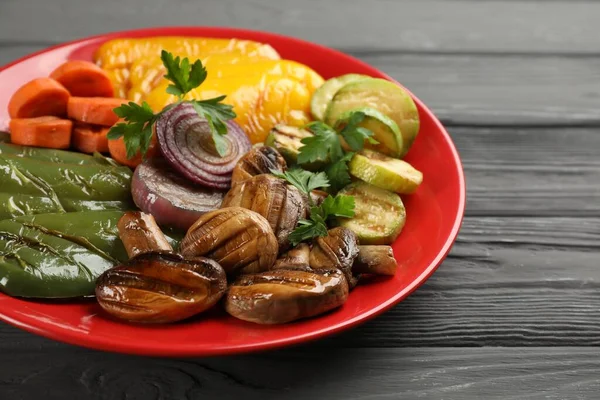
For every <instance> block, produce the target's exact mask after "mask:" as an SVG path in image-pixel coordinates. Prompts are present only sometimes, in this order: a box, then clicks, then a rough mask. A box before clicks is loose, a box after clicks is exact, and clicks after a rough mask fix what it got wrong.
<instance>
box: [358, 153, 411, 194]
mask: <svg viewBox="0 0 600 400" xmlns="http://www.w3.org/2000/svg"><path fill="white" fill-rule="evenodd" d="M348 170H349V171H350V175H353V176H355V177H357V178H359V179H362V180H363V181H365V182H367V183H370V184H371V185H374V186H377V187H379V188H382V189H386V190H391V191H392V192H396V193H402V194H411V193H414V192H415V191H416V190H417V188H418V187H419V185H420V184H421V182H423V174H422V173H421V172H420V171H418V170H416V169H415V168H414V167H413V166H412V165H410V164H409V163H407V162H406V161H402V160H398V159H395V158H390V157H387V156H385V155H383V154H381V153H377V152H375V151H370V150H363V151H362V152H360V153H357V154H355V155H354V157H352V160H351V161H350V163H349V164H348Z"/></svg>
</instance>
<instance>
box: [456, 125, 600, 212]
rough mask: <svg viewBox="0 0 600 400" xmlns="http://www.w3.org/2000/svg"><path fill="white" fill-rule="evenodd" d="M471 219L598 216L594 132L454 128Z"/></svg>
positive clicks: (599, 166)
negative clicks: (503, 216) (480, 216)
mask: <svg viewBox="0 0 600 400" xmlns="http://www.w3.org/2000/svg"><path fill="white" fill-rule="evenodd" d="M449 131H450V133H451V135H452V138H453V140H454V142H455V143H456V146H457V148H458V151H459V153H460V155H461V157H462V160H463V164H464V169H465V173H466V180H467V214H468V215H521V216H539V215H556V216H584V215H595V216H600V159H599V158H598V154H599V153H598V149H599V148H600V135H598V130H597V129H596V128H589V129H576V128H539V129H531V128H530V129H522V128H517V127H515V128H510V127H506V128H501V129H490V128H466V127H450V128H449Z"/></svg>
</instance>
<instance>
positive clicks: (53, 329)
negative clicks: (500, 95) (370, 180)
mask: <svg viewBox="0 0 600 400" xmlns="http://www.w3.org/2000/svg"><path fill="white" fill-rule="evenodd" d="M181 31H198V36H205V37H211V35H213V34H218V33H219V32H220V33H225V32H227V33H228V34H229V35H230V36H233V35H236V34H239V35H241V36H244V35H248V34H250V35H265V36H269V37H273V38H278V39H280V40H284V41H287V42H293V43H297V44H301V45H304V46H306V45H310V46H316V47H318V48H320V50H322V51H325V52H328V53H332V54H333V55H335V56H336V57H339V58H342V59H345V60H349V61H351V62H353V63H355V64H360V65H361V66H363V67H366V68H369V69H374V70H377V72H378V73H379V74H381V76H383V77H385V79H388V80H390V81H391V82H394V83H395V84H398V85H399V86H401V87H402V88H404V89H405V90H406V91H407V92H408V93H409V94H410V96H411V97H412V98H413V100H414V101H415V103H417V105H418V107H419V108H421V109H422V110H423V111H424V112H425V113H427V114H428V115H429V116H430V117H431V119H432V122H433V123H434V124H435V126H436V128H437V129H439V130H440V131H441V132H442V133H443V135H442V136H443V138H444V140H445V142H446V145H447V146H448V148H449V150H450V152H451V154H452V158H453V160H454V164H455V165H456V167H457V175H458V182H457V185H458V191H457V192H458V208H457V213H456V216H455V218H454V221H453V223H452V229H451V230H450V234H449V235H448V237H447V238H446V239H445V241H444V245H443V246H442V247H441V248H440V250H439V251H438V253H437V255H436V256H435V258H434V259H433V260H432V261H431V262H430V263H429V265H428V266H427V267H426V268H424V269H423V271H422V272H421V274H419V275H418V277H417V278H416V279H414V280H413V281H412V282H411V283H410V284H409V285H408V286H406V287H405V288H404V289H403V290H400V291H399V292H398V293H396V294H395V295H394V296H391V297H390V298H388V299H387V300H385V301H383V302H381V303H380V304H378V305H377V306H376V307H373V308H371V309H370V310H369V311H367V312H363V313H361V314H358V315H355V316H353V317H351V318H350V319H348V320H347V321H344V322H341V323H337V324H335V325H330V326H327V327H324V328H321V329H315V330H312V331H310V332H307V333H305V334H301V335H291V336H288V337H286V338H282V339H274V340H271V341H269V342H266V343H254V344H242V345H239V344H238V345H235V346H231V345H229V346H215V347H214V348H211V349H197V348H186V347H177V348H176V349H170V348H168V347H164V346H158V347H152V348H151V347H149V346H148V345H136V344H135V343H128V344H127V345H126V344H124V343H123V342H116V341H111V340H109V339H105V338H100V339H98V338H97V337H96V338H94V336H93V335H86V338H85V339H83V338H82V337H81V336H82V333H81V332H76V331H73V330H70V329H65V328H63V327H61V326H57V325H48V324H47V323H39V321H38V320H37V319H35V318H33V317H29V316H26V315H24V314H23V313H18V312H11V311H12V310H1V311H0V320H2V321H4V322H6V323H8V324H11V325H13V326H15V327H17V328H19V329H23V330H25V331H28V332H30V333H33V334H36V335H39V336H42V337H45V338H48V339H52V340H56V341H58V342H62V343H67V344H71V345H76V346H80V347H84V348H89V349H94V350H102V351H109V352H118V353H123V354H132V355H143V356H155V357H198V356H202V357H212V356H227V355H233V354H246V353H253V352H258V351H265V350H275V349H280V348H283V347H290V346H296V345H299V344H301V343H309V342H313V341H315V340H318V339H322V338H325V337H329V336H332V335H335V334H338V333H340V332H342V331H345V330H348V329H351V328H353V327H356V326H358V325H360V324H362V323H364V322H366V321H368V320H370V319H373V318H375V317H377V316H379V315H381V314H382V313H384V312H386V311H388V310H389V309H390V308H392V307H393V306H395V305H397V304H398V303H400V302H401V301H403V300H404V299H406V298H407V297H408V296H410V295H411V294H412V293H413V292H414V291H415V290H416V289H417V288H419V287H420V286H421V285H423V283H425V282H426V281H427V280H428V279H429V278H430V277H431V275H433V273H434V272H435V271H436V270H437V269H438V268H439V266H440V265H441V264H442V262H443V261H444V259H445V258H446V257H447V256H448V253H449V252H450V250H451V249H452V247H453V246H454V243H455V242H456V238H457V236H458V233H459V231H460V229H461V227H462V223H463V220H464V215H465V208H466V196H467V193H466V181H465V174H464V167H463V163H462V160H461V158H460V155H459V153H458V150H457V149H456V146H455V144H454V142H453V140H452V137H451V136H450V134H449V133H448V131H447V130H446V128H445V127H444V126H443V124H442V123H441V122H440V120H439V119H438V118H437V116H436V115H435V114H434V113H433V112H432V111H431V110H430V109H429V108H428V107H427V106H426V105H425V104H424V103H423V102H422V101H421V100H420V99H419V98H418V97H417V96H416V95H414V93H412V92H411V91H410V89H408V88H406V87H405V86H404V85H402V84H401V83H400V82H398V81H396V80H395V79H394V78H392V77H391V76H389V75H388V74H386V73H385V72H383V71H381V70H379V69H377V68H375V67H373V66H371V65H370V64H368V63H366V62H364V61H362V60H360V59H358V58H355V57H353V56H351V55H349V54H346V53H344V52H342V51H340V50H337V49H334V48H331V47H327V46H325V45H322V44H320V43H315V42H311V41H308V40H304V39H301V38H298V37H294V36H288V35H283V34H280V33H275V32H269V31H262V30H254V29H246V28H235V27H225V26H193V25H176V26H175V25H167V26H154V27H144V28H137V29H128V30H116V31H110V32H105V33H100V34H96V35H92V36H86V37H81V38H78V39H74V40H71V41H67V42H61V43H58V44H55V45H52V46H49V47H46V48H43V49H40V50H38V51H36V52H33V53H30V54H27V55H25V56H23V57H20V58H18V59H16V60H13V61H11V62H9V63H8V64H5V65H2V66H0V72H2V71H4V70H5V69H7V68H9V67H12V66H14V65H17V64H19V63H21V62H24V61H26V60H28V59H30V58H33V57H36V56H38V55H41V54H45V53H48V52H51V51H54V50H57V49H61V48H64V47H67V46H72V45H77V44H80V43H84V42H86V41H94V40H98V39H107V40H109V39H111V38H114V37H123V36H127V35H128V34H129V35H139V36H140V37H155V36H178V35H179V36H182V35H183V36H185V35H184V34H183V33H177V32H181ZM146 34H147V35H148V36H145V35H146ZM1 297H11V296H9V295H7V294H4V293H0V298H1ZM19 300H21V299H19ZM17 314H20V315H21V318H19V317H18V315H17Z"/></svg>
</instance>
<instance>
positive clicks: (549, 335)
mask: <svg viewBox="0 0 600 400" xmlns="http://www.w3.org/2000/svg"><path fill="white" fill-rule="evenodd" d="M599 247H600V218H557V217H552V218H520V217H486V218H483V217H468V218H466V219H465V221H464V224H463V228H462V230H461V233H460V235H459V238H458V241H457V242H456V244H455V245H454V248H453V250H452V252H451V254H450V256H449V257H448V258H447V259H446V261H445V262H444V263H443V264H442V266H440V268H439V269H438V270H437V271H436V273H435V274H434V275H433V276H432V277H431V278H430V279H429V280H428V281H427V282H426V283H425V284H424V285H423V286H422V287H421V288H419V289H418V290H417V291H416V292H415V293H413V294H412V295H411V296H409V297H408V298H407V299H406V300H405V301H403V302H402V303H400V304H399V305H398V306H396V307H394V308H393V309H392V310H390V311H389V312H387V313H385V314H383V315H382V316H380V317H378V318H376V319H374V320H372V321H369V322H367V323H366V324H364V325H362V326H360V327H358V328H356V329H353V330H351V331H349V332H346V333H343V334H341V335H338V336H335V337H331V338H328V339H326V340H323V341H320V342H317V343H315V346H317V347H323V348H332V347H344V348H347V347H407V346H408V347H413V346H436V347H440V346H441V347H443V346H528V345H529V346H568V345H575V346H600V296H599V295H598V292H599V290H600V268H598V256H597V250H598V248H599ZM0 337H1V338H2V341H0V352H4V351H5V350H10V349H22V350H23V351H25V350H32V349H37V350H39V351H41V352H42V353H43V352H46V351H48V350H49V349H52V348H54V347H55V346H56V345H55V344H53V343H52V342H50V341H47V340H45V339H40V338H38V337H37V336H34V335H31V334H26V333H23V332H21V331H19V330H17V329H16V328H13V327H9V326H8V325H5V324H0ZM0 365H2V362H1V361H0ZM0 398H1V397H0Z"/></svg>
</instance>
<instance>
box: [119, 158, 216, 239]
mask: <svg viewBox="0 0 600 400" xmlns="http://www.w3.org/2000/svg"><path fill="white" fill-rule="evenodd" d="M131 194H132V196H133V200H134V201H135V204H136V205H137V206H138V207H139V208H140V209H141V210H143V211H144V212H147V213H149V214H152V215H153V216H154V218H155V219H156V221H157V222H158V224H159V225H162V226H169V227H173V228H177V229H182V230H187V229H188V228H189V227H190V226H192V224H193V223H194V222H196V220H198V218H200V216H202V215H203V214H205V213H207V212H209V211H213V210H216V209H218V208H219V207H220V206H221V202H222V201H223V196H224V195H225V192H223V191H220V190H215V189H210V188H206V187H203V186H199V185H194V184H193V183H191V182H190V181H188V180H187V179H185V178H184V177H182V176H181V175H179V174H177V173H176V172H175V171H173V169H172V168H171V166H170V165H169V164H168V163H167V162H166V161H165V160H164V159H162V158H160V157H155V158H151V159H148V160H146V161H144V162H143V163H142V164H140V165H139V166H138V167H137V168H136V169H135V172H134V174H133V179H132V180H131Z"/></svg>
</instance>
